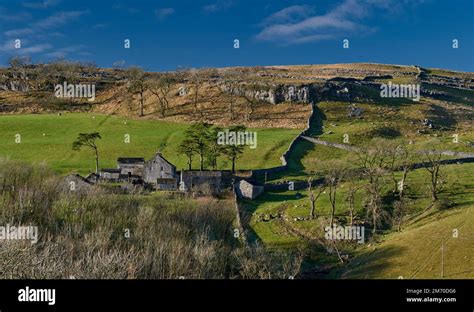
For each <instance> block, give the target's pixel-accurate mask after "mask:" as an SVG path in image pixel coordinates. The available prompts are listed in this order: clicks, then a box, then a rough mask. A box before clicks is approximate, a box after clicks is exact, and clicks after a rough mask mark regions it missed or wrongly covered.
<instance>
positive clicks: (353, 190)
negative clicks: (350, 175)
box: [346, 181, 362, 226]
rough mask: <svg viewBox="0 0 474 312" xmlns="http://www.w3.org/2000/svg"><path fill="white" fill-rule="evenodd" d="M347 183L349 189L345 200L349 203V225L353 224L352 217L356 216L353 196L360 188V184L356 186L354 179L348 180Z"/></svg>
mask: <svg viewBox="0 0 474 312" xmlns="http://www.w3.org/2000/svg"><path fill="white" fill-rule="evenodd" d="M348 183H349V190H348V192H347V196H346V201H347V202H348V204H349V207H348V210H349V223H350V226H352V225H354V218H355V216H356V211H355V196H356V194H357V192H358V191H359V190H360V189H362V186H357V185H356V184H355V183H354V181H351V182H348Z"/></svg>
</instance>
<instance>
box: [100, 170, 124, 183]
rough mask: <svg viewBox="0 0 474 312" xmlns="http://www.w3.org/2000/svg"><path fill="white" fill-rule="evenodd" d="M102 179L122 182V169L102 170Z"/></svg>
mask: <svg viewBox="0 0 474 312" xmlns="http://www.w3.org/2000/svg"><path fill="white" fill-rule="evenodd" d="M100 179H101V180H106V181H113V182H117V181H119V180H120V169H102V170H100Z"/></svg>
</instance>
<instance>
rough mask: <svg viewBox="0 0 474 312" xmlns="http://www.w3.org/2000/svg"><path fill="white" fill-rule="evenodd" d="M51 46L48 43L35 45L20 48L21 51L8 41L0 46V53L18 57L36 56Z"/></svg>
mask: <svg viewBox="0 0 474 312" xmlns="http://www.w3.org/2000/svg"><path fill="white" fill-rule="evenodd" d="M52 47H53V46H52V45H51V44H49V43H42V44H36V45H32V46H28V47H22V48H21V49H16V48H15V45H14V42H13V41H9V42H6V43H5V44H3V45H2V46H0V51H2V52H5V53H10V54H11V53H15V54H19V55H29V54H38V53H43V52H45V51H48V50H50V49H51V48H52Z"/></svg>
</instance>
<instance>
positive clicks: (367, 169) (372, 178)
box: [356, 140, 388, 234]
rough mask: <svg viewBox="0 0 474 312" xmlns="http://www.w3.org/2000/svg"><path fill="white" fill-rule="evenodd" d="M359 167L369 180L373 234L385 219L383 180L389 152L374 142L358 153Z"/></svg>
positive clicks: (368, 191)
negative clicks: (382, 191)
mask: <svg viewBox="0 0 474 312" xmlns="http://www.w3.org/2000/svg"><path fill="white" fill-rule="evenodd" d="M356 153H357V157H358V165H359V167H360V168H361V170H362V175H363V177H365V178H366V179H367V180H368V183H367V185H366V190H367V195H368V201H367V206H368V211H367V212H368V215H370V216H371V217H372V234H375V233H376V231H377V226H378V225H379V224H380V222H381V220H382V219H383V216H384V214H383V211H382V200H381V197H382V194H381V186H382V182H383V181H382V180H383V176H384V173H385V168H386V167H387V158H388V157H387V152H386V149H385V147H384V144H383V142H381V141H380V140H374V141H373V142H371V144H370V145H369V146H368V147H367V148H365V149H360V150H359V151H356Z"/></svg>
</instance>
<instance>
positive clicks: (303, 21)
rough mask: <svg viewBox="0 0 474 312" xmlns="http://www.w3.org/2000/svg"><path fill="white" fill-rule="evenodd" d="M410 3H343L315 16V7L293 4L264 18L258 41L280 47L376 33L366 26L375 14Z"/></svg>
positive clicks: (353, 0) (384, 0) (372, 0)
mask: <svg viewBox="0 0 474 312" xmlns="http://www.w3.org/2000/svg"><path fill="white" fill-rule="evenodd" d="M406 1H407V0H400V1H396V0H344V1H343V2H341V3H339V4H338V5H336V6H335V7H334V8H333V9H331V10H329V11H327V12H325V13H323V14H315V13H314V12H315V11H316V10H315V8H314V7H311V6H307V5H294V6H290V7H287V8H284V9H282V10H280V11H278V12H275V13H273V14H272V15H270V16H269V17H267V18H265V19H264V20H263V21H262V22H261V23H260V26H262V30H261V31H260V33H258V34H257V36H256V38H257V39H259V40H262V41H273V42H279V43H281V44H298V43H305V42H314V41H320V40H327V39H332V38H337V37H341V36H348V35H351V34H353V33H355V32H359V33H368V32H371V31H374V28H373V27H370V26H369V25H367V24H366V21H367V19H369V18H370V17H371V16H372V15H373V14H374V12H375V11H377V10H378V11H381V12H383V11H392V10H394V9H395V8H398V7H399V6H400V5H404V4H405V3H406Z"/></svg>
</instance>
